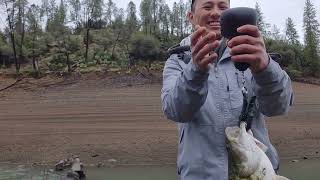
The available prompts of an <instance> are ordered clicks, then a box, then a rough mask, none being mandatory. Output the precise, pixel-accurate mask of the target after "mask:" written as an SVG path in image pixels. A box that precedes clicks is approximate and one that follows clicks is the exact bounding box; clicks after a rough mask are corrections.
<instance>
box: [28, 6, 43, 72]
mask: <svg viewBox="0 0 320 180" xmlns="http://www.w3.org/2000/svg"><path fill="white" fill-rule="evenodd" d="M26 20H27V24H28V26H27V28H28V31H29V32H30V33H31V36H32V46H31V51H32V67H33V70H34V72H35V73H36V74H37V75H38V74H39V66H38V59H37V57H38V56H39V55H40V52H39V49H40V47H39V45H38V44H37V43H36V40H37V39H38V38H39V34H40V32H41V25H40V24H41V10H40V7H39V6H37V5H35V4H32V5H31V6H30V8H29V10H28V12H27V15H26Z"/></svg>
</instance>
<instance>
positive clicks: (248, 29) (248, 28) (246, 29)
mask: <svg viewBox="0 0 320 180" xmlns="http://www.w3.org/2000/svg"><path fill="white" fill-rule="evenodd" d="M237 31H238V32H239V33H242V34H247V35H249V36H253V37H260V36H261V34H260V31H259V28H258V27H257V26H254V25H244V26H241V27H239V28H238V29H237Z"/></svg>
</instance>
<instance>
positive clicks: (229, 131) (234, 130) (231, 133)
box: [225, 127, 240, 142]
mask: <svg viewBox="0 0 320 180" xmlns="http://www.w3.org/2000/svg"><path fill="white" fill-rule="evenodd" d="M225 133H226V137H227V140H228V141H230V142H232V141H233V142H234V141H236V140H237V139H238V138H239V136H240V128H239V127H227V128H226V130H225Z"/></svg>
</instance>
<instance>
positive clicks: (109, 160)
mask: <svg viewBox="0 0 320 180" xmlns="http://www.w3.org/2000/svg"><path fill="white" fill-rule="evenodd" d="M116 162H118V161H117V160H116V159H108V163H116Z"/></svg>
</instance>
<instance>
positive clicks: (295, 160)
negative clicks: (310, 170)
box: [291, 159, 299, 163]
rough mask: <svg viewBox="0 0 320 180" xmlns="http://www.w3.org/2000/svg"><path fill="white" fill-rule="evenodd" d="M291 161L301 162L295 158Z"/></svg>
mask: <svg viewBox="0 0 320 180" xmlns="http://www.w3.org/2000/svg"><path fill="white" fill-rule="evenodd" d="M291 162H294V163H296V162H299V160H297V159H294V160H292V161H291Z"/></svg>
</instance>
